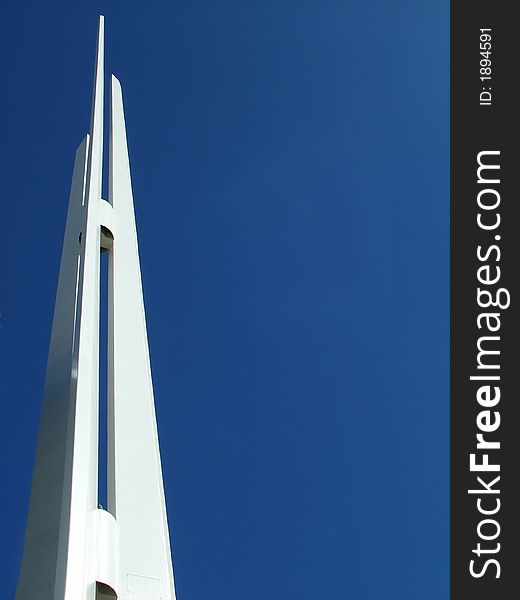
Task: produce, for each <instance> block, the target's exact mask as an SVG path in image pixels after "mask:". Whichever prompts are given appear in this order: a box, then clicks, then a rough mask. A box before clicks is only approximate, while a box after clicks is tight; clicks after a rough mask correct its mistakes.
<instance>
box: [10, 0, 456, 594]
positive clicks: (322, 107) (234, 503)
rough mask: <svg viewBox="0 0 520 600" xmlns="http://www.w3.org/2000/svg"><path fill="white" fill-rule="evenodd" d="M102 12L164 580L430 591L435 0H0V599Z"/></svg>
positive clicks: (270, 588)
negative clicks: (158, 491) (120, 124)
mask: <svg viewBox="0 0 520 600" xmlns="http://www.w3.org/2000/svg"><path fill="white" fill-rule="evenodd" d="M100 13H103V14H105V17H106V69H107V72H108V73H110V72H114V73H115V74H116V75H117V76H118V77H119V78H120V79H121V81H122V84H123V93H124V100H125V109H126V119H127V128H128V141H129V149H130V161H131V168H132V176H133V187H134V198H135V208H136V217H137V224H138V233H139V242H140V252H141V266H142V271H143V285H144V294H145V303H146V309H147V320H148V330H149V342H150V350H151V358H152V370H153V377H154V385H155V396H156V405H157V414H158V419H159V434H160V442H161V451H162V456H163V463H164V477H165V486H166V494H167V501H168V513H169V519H170V525H171V535H172V546H173V554H174V569H175V575H176V587H177V594H178V598H179V600H206V599H207V598H212V599H214V600H244V599H247V600H257V599H258V600H260V599H262V600H264V599H265V598H269V599H270V600H282V599H283V600H287V599H288V598H291V599H292V598H298V599H299V600H310V599H313V600H315V599H317V598H318V599H326V600H344V599H345V598H353V599H356V600H365V599H367V600H376V599H378V600H379V599H381V598H385V599H387V598H388V599H394V598H395V599H396V600H408V599H410V600H412V599H413V600H418V599H428V600H429V599H432V600H438V599H439V598H448V593H449V592H448V575H449V573H448V571H449V569H448V567H449V562H448V561H449V554H448V548H449V494H448V491H449V490H448V478H449V462H448V461H449V455H448V452H449V447H448V440H449V420H448V417H449V396H448V393H449V371H448V359H449V356H448V352H449V321H448V318H449V289H448V281H449V279H448V267H449V255H448V253H449V220H448V219H449V88H448V81H449V46H448V44H449V5H448V2H438V1H434V0H430V1H423V2H405V1H396V2H387V1H384V0H373V1H370V2H366V1H365V2H363V1H361V0H359V1H349V0H343V1H342V2H339V1H331V2H323V1H322V0H312V1H311V0H300V1H298V2H297V1H289V0H277V1H274V0H272V1H267V0H266V1H253V0H242V1H238V0H236V1H230V0H220V1H219V2H213V1H211V2H210V1H196V0H193V1H191V2H187V1H182V2H181V1H178V2H163V3H145V2H132V1H130V2H83V3H76V4H73V3H53V2H49V3H47V2H46V3H36V2H34V3H14V2H13V3H10V4H9V5H8V6H4V7H3V11H2V19H1V21H0V48H1V56H2V58H3V60H2V63H3V86H2V94H1V96H0V107H1V114H2V115H3V127H2V141H1V143H0V153H1V156H0V160H1V162H0V164H1V165H2V169H1V171H2V177H1V178H0V198H1V200H0V202H1V207H2V218H1V219H0V233H1V236H0V240H1V252H2V257H3V259H2V261H1V265H0V274H1V277H0V313H1V317H0V319H1V321H0V323H1V326H0V360H1V364H2V368H1V370H0V397H1V401H2V408H3V418H2V419H1V420H0V445H1V447H0V467H1V470H2V475H3V481H4V486H3V491H2V494H1V500H0V507H1V509H2V511H1V512H2V515H3V518H2V536H0V564H2V570H3V571H4V572H3V579H4V587H5V589H6V591H7V592H8V593H7V595H6V597H13V596H14V590H15V586H16V579H17V572H18V565H19V561H20V557H21V552H22V545H23V533H24V528H25V518H26V511H27V504H28V496H29V490H30V479H31V469H32V461H33V458H34V448H35V441H36V433H37V425H38V416H39V409H40V403H41V395H42V389H43V379H44V373H45V365H46V358H47V348H48V341H49V335H50V327H51V319H52V310H53V303H54V294H55V289H56V282H57V275H58V266H59V255H60V249H61V242H62V235H63V229H64V224H65V217H66V207H67V200H68V193H69V184H70V179H71V175H72V165H73V157H74V151H75V148H76V147H77V145H78V144H79V142H80V141H81V139H82V137H83V135H84V133H85V132H86V131H87V130H88V127H89V116H90V96H91V85H92V77H93V63H94V51H95V38H96V29H97V15H98V14H100Z"/></svg>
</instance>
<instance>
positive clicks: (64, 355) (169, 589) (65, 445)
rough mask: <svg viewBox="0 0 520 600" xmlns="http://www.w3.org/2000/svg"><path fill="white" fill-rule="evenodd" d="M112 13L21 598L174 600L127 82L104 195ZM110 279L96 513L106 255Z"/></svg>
mask: <svg viewBox="0 0 520 600" xmlns="http://www.w3.org/2000/svg"><path fill="white" fill-rule="evenodd" d="M103 25H104V24H103V17H100V21H99V37H98V47H97V59H96V75H95V81H94V98H93V106H92V121H91V131H90V135H86V137H85V139H84V140H83V142H82V143H81V144H80V146H79V148H78V150H77V151H76V160H75V165H74V174H73V178H72V188H71V193H70V200H69V209H68V215H67V225H66V229H65V239H64V243H63V252H62V257H61V266H60V275H59V282H58V291H57V295H56V305H55V312H54V321H53V326H52V334H51V342H50V349H49V359H48V365H47V374H46V381H45V392H44V401H43V409H42V417H41V423H40V431H39V437H38V445H37V453H36V461H35V467H34V474H33V484H32V492H31V501H30V507H29V518H28V525H27V533H26V538H25V548H24V554H23V559H22V566H21V571H20V577H19V581H18V588H17V594H16V600H102V599H103V600H105V599H112V598H119V599H120V600H174V599H175V591H174V582H173V570H172V561H171V553H170V541H169V534H168V523H167V518H166V507H165V500H164V490H163V480H162V473H161V460H160V456H159V445H158V439H157V425H156V419H155V408H154V399H153V390H152V379H151V373H150V361H149V355H148V341H147V333H146V323H145V314H144V305H143V295H142V289H141V273H140V266H139V256H138V249H137V234H136V227H135V218H134V208H133V198H132V186H131V181H130V169H129V162H128V152H127V145H126V132H125V121H124V115H123V103H122V95H121V86H120V84H119V81H118V80H117V79H116V78H115V77H114V76H112V79H111V87H112V96H111V127H110V161H109V188H110V189H109V197H108V201H106V200H103V199H102V198H101V177H102V158H103V80H104V73H103ZM105 251H106V252H108V253H109V266H108V269H109V277H108V352H107V354H108V365H107V379H108V391H107V404H108V418H107V421H108V425H107V429H108V448H107V459H106V460H107V480H108V481H107V498H108V507H107V508H108V510H104V509H101V508H98V461H99V457H98V453H99V452H98V427H99V329H100V327H99V320H100V316H99V312H100V254H101V252H105Z"/></svg>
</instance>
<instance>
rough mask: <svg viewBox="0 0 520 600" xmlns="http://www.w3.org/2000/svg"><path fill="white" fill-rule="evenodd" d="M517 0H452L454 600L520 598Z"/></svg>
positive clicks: (519, 36) (519, 54) (519, 52)
mask: <svg viewBox="0 0 520 600" xmlns="http://www.w3.org/2000/svg"><path fill="white" fill-rule="evenodd" d="M514 8H515V6H514V3H507V2H489V1H488V2H483V1H481V0H453V1H452V5H451V598H452V600H469V599H471V600H480V599H483V600H484V599H485V600H501V599H504V600H506V599H507V600H510V599H511V598H513V597H520V591H519V590H520V585H519V582H520V526H519V525H520V485H519V483H520V386H519V383H518V381H517V380H520V331H519V326H518V324H519V309H518V304H519V301H520V294H519V285H518V280H519V278H520V218H519V217H518V216H517V215H518V214H520V211H518V210H517V206H518V205H520V185H519V179H520V152H519V148H520V136H519V126H518V123H519V113H520V103H519V102H518V92H517V90H519V89H520V86H519V85H518V81H519V74H520V33H519V29H518V23H517V20H515V18H514V16H513V13H514V12H515V11H514ZM488 44H489V45H488ZM486 77H490V79H486ZM479 167H480V171H479ZM498 445H499V447H498ZM497 478H499V479H497ZM472 561H473V562H472Z"/></svg>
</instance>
